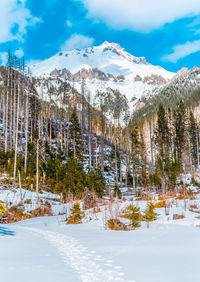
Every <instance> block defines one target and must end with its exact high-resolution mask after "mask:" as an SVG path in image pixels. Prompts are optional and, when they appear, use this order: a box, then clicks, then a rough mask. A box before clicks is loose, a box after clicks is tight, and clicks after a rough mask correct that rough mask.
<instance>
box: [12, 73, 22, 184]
mask: <svg viewBox="0 0 200 282" xmlns="http://www.w3.org/2000/svg"><path fill="white" fill-rule="evenodd" d="M20 92H21V83H20V77H19V82H18V97H17V124H16V135H15V159H14V173H13V177H14V181H15V178H16V167H17V150H18V125H19V103H20Z"/></svg>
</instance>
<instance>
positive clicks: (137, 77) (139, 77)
mask: <svg viewBox="0 0 200 282" xmlns="http://www.w3.org/2000/svg"><path fill="white" fill-rule="evenodd" d="M134 80H135V82H136V81H142V78H141V76H139V75H138V74H137V75H136V77H135V79H134Z"/></svg>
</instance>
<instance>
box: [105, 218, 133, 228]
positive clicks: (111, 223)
mask: <svg viewBox="0 0 200 282" xmlns="http://www.w3.org/2000/svg"><path fill="white" fill-rule="evenodd" d="M107 224H108V228H109V229H111V230H116V231H119V230H128V227H127V226H126V225H125V224H124V223H123V222H121V221H120V220H119V219H117V218H112V219H109V220H108V221H107Z"/></svg>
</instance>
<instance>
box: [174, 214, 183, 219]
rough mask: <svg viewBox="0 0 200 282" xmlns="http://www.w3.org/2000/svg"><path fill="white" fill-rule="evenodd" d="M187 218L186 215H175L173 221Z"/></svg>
mask: <svg viewBox="0 0 200 282" xmlns="http://www.w3.org/2000/svg"><path fill="white" fill-rule="evenodd" d="M183 218H185V216H184V214H176V213H175V214H173V220H177V219H183Z"/></svg>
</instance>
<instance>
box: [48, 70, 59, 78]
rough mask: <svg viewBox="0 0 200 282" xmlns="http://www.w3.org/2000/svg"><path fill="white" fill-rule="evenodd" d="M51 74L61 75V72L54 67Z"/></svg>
mask: <svg viewBox="0 0 200 282" xmlns="http://www.w3.org/2000/svg"><path fill="white" fill-rule="evenodd" d="M50 75H51V76H54V77H59V76H60V72H59V70H57V69H54V70H53V71H52V72H51V73H50Z"/></svg>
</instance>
